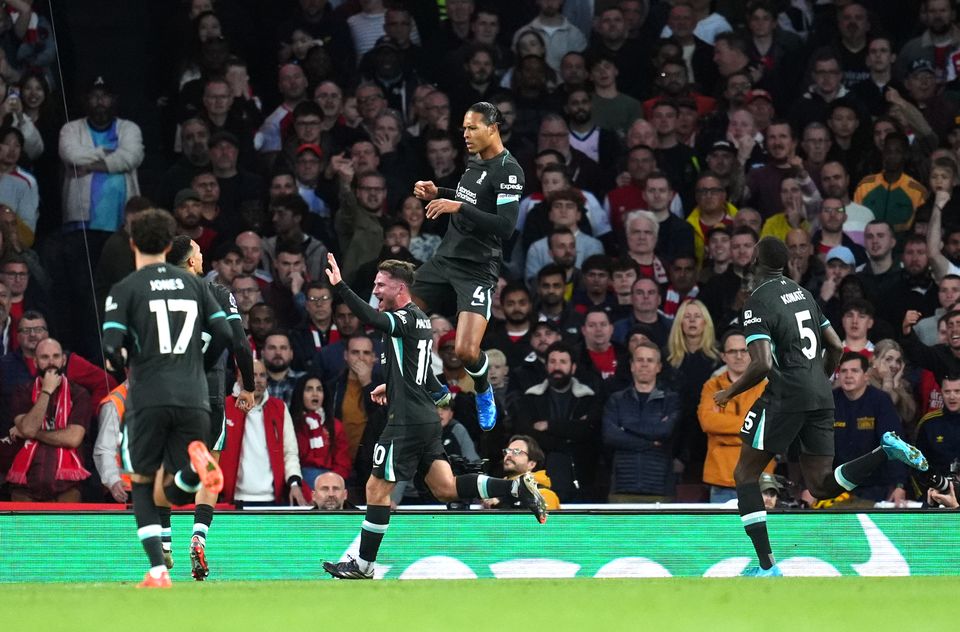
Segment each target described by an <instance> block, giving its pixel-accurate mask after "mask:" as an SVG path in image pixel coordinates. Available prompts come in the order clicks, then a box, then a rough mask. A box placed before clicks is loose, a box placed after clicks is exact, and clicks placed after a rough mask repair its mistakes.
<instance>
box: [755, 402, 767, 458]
mask: <svg viewBox="0 0 960 632" xmlns="http://www.w3.org/2000/svg"><path fill="white" fill-rule="evenodd" d="M766 421H767V411H766V409H764V411H763V412H762V413H760V421H758V422H757V432H756V434H754V435H753V447H754V449H756V450H763V430H764V428H763V427H764V425H765V422H766Z"/></svg>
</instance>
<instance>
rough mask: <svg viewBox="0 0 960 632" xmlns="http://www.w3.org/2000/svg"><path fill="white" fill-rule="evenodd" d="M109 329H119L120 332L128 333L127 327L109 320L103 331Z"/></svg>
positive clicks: (104, 324)
mask: <svg viewBox="0 0 960 632" xmlns="http://www.w3.org/2000/svg"><path fill="white" fill-rule="evenodd" d="M108 329H119V330H120V331H127V326H126V325H124V324H123V323H118V322H117V321H115V320H108V321H107V322H105V323H103V330H104V331H106V330H108Z"/></svg>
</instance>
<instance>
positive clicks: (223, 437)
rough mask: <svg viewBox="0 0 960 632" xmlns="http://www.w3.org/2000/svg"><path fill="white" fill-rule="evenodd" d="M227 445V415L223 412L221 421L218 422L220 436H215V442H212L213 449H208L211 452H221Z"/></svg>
mask: <svg viewBox="0 0 960 632" xmlns="http://www.w3.org/2000/svg"><path fill="white" fill-rule="evenodd" d="M226 445H227V414H226V412H224V414H223V419H221V420H220V434H219V435H218V436H217V440H216V441H214V442H213V447H212V448H210V450H211V451H212V452H223V449H224V448H225V447H226Z"/></svg>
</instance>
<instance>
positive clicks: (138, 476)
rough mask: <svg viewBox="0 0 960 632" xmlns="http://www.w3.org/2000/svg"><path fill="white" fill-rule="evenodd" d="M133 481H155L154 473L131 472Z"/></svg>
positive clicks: (145, 482) (131, 480)
mask: <svg viewBox="0 0 960 632" xmlns="http://www.w3.org/2000/svg"><path fill="white" fill-rule="evenodd" d="M130 482H131V483H143V484H148V483H152V482H153V474H130Z"/></svg>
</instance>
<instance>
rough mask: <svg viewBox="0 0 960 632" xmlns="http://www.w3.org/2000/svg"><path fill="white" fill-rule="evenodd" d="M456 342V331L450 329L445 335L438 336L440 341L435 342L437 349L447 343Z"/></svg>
mask: <svg viewBox="0 0 960 632" xmlns="http://www.w3.org/2000/svg"><path fill="white" fill-rule="evenodd" d="M456 341H457V330H456V329H451V330H450V331H448V332H447V333H445V334H443V335H442V336H440V340H438V341H437V349H439V348H440V347H442V346H443V345H445V344H447V343H448V342H453V343H456Z"/></svg>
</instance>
